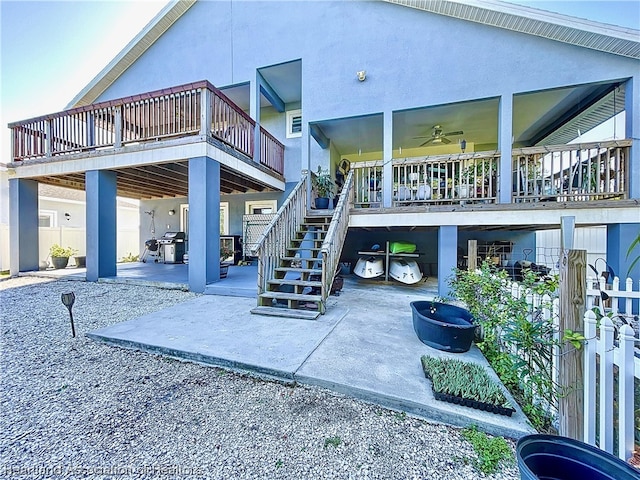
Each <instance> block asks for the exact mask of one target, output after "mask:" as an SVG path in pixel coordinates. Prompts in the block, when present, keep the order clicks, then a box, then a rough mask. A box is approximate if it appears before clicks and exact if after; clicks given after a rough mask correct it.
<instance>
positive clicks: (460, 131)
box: [444, 130, 464, 137]
mask: <svg viewBox="0 0 640 480" xmlns="http://www.w3.org/2000/svg"><path fill="white" fill-rule="evenodd" d="M463 134H464V132H463V131H462V130H458V131H457V132H447V133H445V134H444V136H445V137H446V136H447V135H463Z"/></svg>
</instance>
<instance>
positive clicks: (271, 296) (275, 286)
mask: <svg viewBox="0 0 640 480" xmlns="http://www.w3.org/2000/svg"><path fill="white" fill-rule="evenodd" d="M327 213H329V212H327ZM331 213H333V212H331ZM331 218H332V215H331V214H314V215H307V216H305V217H304V220H303V222H302V223H301V224H300V225H299V227H298V229H297V230H296V232H295V234H294V236H293V238H292V239H291V241H290V244H289V245H288V246H287V247H286V249H285V253H284V255H282V256H280V258H279V260H278V266H276V268H275V269H274V273H273V277H272V278H269V279H268V280H267V288H266V290H265V291H264V292H262V293H260V294H259V295H258V306H257V307H256V308H254V309H253V310H251V313H256V314H260V315H274V316H278V317H290V318H303V319H309V320H313V319H315V318H317V317H318V316H319V315H320V314H321V313H324V308H325V305H324V301H323V298H322V294H321V289H322V256H321V254H320V250H321V247H322V242H323V241H324V239H325V237H326V235H327V231H328V229H329V225H330V223H331Z"/></svg>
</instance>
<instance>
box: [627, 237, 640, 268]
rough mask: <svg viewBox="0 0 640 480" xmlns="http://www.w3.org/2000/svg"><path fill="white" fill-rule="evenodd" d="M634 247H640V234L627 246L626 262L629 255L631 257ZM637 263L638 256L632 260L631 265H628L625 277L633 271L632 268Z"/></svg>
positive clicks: (639, 260) (639, 258)
mask: <svg viewBox="0 0 640 480" xmlns="http://www.w3.org/2000/svg"><path fill="white" fill-rule="evenodd" d="M636 247H640V233H638V236H637V237H636V238H635V240H634V241H633V242H631V245H629V249H628V250H627V256H626V259H627V260H628V259H629V255H631V252H633V250H634V249H635V248H636ZM638 262H640V254H638V256H637V257H636V258H634V259H633V261H632V262H631V264H630V265H629V269H628V270H627V277H628V276H629V275H630V274H631V270H633V267H635V266H636V263H638Z"/></svg>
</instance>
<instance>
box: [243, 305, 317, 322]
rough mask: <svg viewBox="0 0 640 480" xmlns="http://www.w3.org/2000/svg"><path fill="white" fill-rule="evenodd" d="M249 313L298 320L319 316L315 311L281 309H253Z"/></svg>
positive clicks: (263, 307) (313, 318)
mask: <svg viewBox="0 0 640 480" xmlns="http://www.w3.org/2000/svg"><path fill="white" fill-rule="evenodd" d="M251 313H253V314H256V315H269V316H272V317H286V318H300V319H303V320H315V319H316V318H318V317H319V316H320V312H318V311H317V310H303V309H297V308H296V309H293V308H281V307H266V306H262V307H255V308H252V309H251Z"/></svg>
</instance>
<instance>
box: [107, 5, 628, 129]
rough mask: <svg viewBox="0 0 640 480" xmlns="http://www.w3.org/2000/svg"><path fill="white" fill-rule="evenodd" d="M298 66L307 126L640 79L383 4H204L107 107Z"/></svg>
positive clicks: (551, 46)
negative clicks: (169, 89) (171, 88)
mask: <svg viewBox="0 0 640 480" xmlns="http://www.w3.org/2000/svg"><path fill="white" fill-rule="evenodd" d="M283 19H286V21H283ZM541 52H544V55H542V54H541ZM295 59H302V95H303V99H302V105H303V115H304V116H305V122H307V121H316V120H325V119H330V118H340V117H348V116H354V115H363V114H370V113H375V112H382V111H392V110H399V109H406V108H414V107H418V106H427V105H440V104H443V103H449V102H458V101H463V100H469V99H477V98H490V97H495V96H499V95H502V94H505V93H520V92H528V91H537V90H542V89H548V88H555V87H560V86H567V85H575V84H580V83H588V82H593V81H601V80H606V79H615V78H625V77H628V76H630V75H633V74H636V75H637V62H636V61H635V60H632V59H627V58H622V57H619V56H615V55H610V54H606V53H601V52H597V51H594V50H590V49H586V48H580V47H576V46H572V45H567V44H563V43H560V42H556V41H550V40H546V39H543V38H539V37H535V36H531V35H526V34H521V33H517V32H511V31H507V30H503V29H498V28H494V27H489V26H486V25H481V24H476V23H472V22H467V21H463V20H459V19H455V18H450V17H445V16H441V15H436V14H431V13H427V12H422V11H417V10H415V9H411V8H406V7H402V6H398V5H392V4H387V3H382V2H359V1H356V2H345V1H334V2H331V1H323V2H275V1H268V2H254V1H252V2H233V8H231V2H227V1H224V2H223V1H208V2H198V3H196V4H195V5H194V6H193V7H192V8H191V9H190V10H189V11H187V12H186V13H185V14H184V16H183V17H182V18H180V19H179V20H178V21H177V22H176V24H175V25H174V26H173V27H172V28H171V29H170V30H169V31H167V32H166V33H165V34H164V35H163V36H162V37H161V38H160V39H159V40H158V41H157V42H156V43H155V44H154V45H153V46H152V47H151V48H150V49H149V50H148V51H147V52H146V53H145V54H144V55H143V56H142V57H141V58H140V59H139V60H138V61H137V62H136V63H135V64H134V65H133V66H132V67H131V68H129V69H128V70H127V71H126V72H125V73H124V74H123V75H122V76H121V77H120V78H119V79H118V80H117V81H116V82H115V83H114V84H113V85H112V86H111V87H110V88H109V89H108V90H107V91H106V92H105V93H104V94H103V95H102V97H101V98H103V99H107V98H114V97H119V96H123V95H128V94H133V93H138V92H144V91H149V90H153V89H157V88H162V87H166V86H168V85H177V84H180V83H186V82H190V81H194V80H200V79H208V80H210V81H212V82H213V83H214V84H215V85H216V86H225V85H231V84H239V83H243V82H250V81H254V80H255V69H256V68H260V67H264V66H268V65H274V64H278V63H282V62H287V61H291V60H295ZM363 69H364V70H366V71H367V81H366V82H358V81H357V79H356V76H355V73H356V71H358V70H363ZM282 122H284V119H283V120H282Z"/></svg>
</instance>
